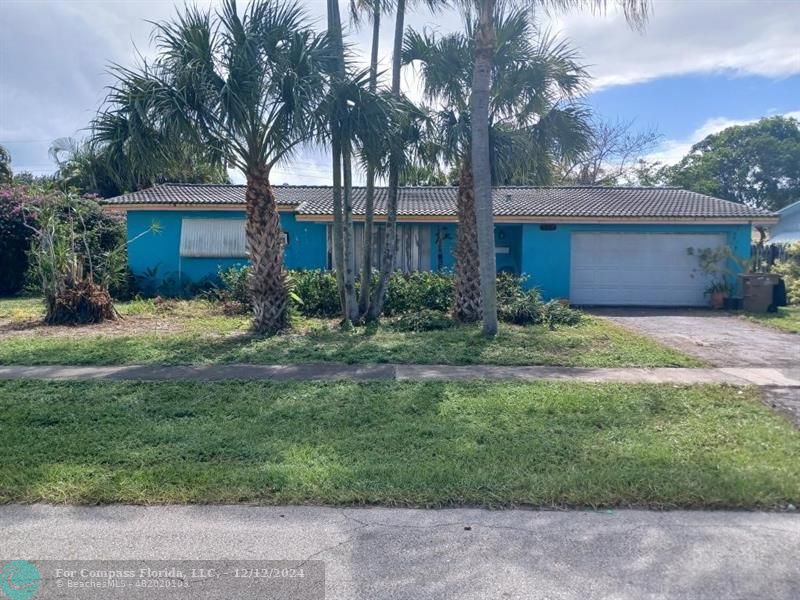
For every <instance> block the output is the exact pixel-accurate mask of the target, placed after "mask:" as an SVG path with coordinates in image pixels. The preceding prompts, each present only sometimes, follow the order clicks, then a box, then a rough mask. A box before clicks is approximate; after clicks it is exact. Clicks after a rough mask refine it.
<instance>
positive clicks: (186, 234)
mask: <svg viewBox="0 0 800 600" xmlns="http://www.w3.org/2000/svg"><path fill="white" fill-rule="evenodd" d="M244 225H245V221H244V219H183V223H182V225H181V256H186V257H192V258H201V257H217V258H223V257H226V258H244V257H246V256H247V241H246V239H245V229H244Z"/></svg>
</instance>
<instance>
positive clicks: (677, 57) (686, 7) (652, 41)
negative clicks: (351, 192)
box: [0, 0, 800, 182]
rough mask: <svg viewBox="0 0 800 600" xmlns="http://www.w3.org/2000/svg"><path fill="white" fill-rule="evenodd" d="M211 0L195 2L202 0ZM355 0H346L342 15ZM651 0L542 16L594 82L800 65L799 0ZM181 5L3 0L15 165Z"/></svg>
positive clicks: (38, 160) (310, 173)
mask: <svg viewBox="0 0 800 600" xmlns="http://www.w3.org/2000/svg"><path fill="white" fill-rule="evenodd" d="M213 1H214V2H216V1H218V0H213ZM209 2H212V0H199V3H200V4H201V5H205V4H207V3H209ZM174 4H177V5H181V4H182V2H175V3H174ZM241 4H244V0H241ZM347 4H348V2H347V0H340V6H341V9H342V15H343V16H344V15H347ZM303 5H304V6H306V8H307V11H308V12H309V14H310V16H311V17H312V18H313V19H314V21H315V23H316V27H318V28H320V27H324V23H325V20H324V10H325V4H324V2H321V1H313V2H312V1H310V0H309V1H307V2H303ZM609 5H613V2H609ZM653 5H654V10H653V14H652V17H651V19H650V23H649V25H648V27H647V30H646V31H645V32H644V33H643V34H639V33H637V32H634V31H632V30H631V29H630V28H629V27H628V26H627V25H626V24H625V22H624V18H623V16H622V15H621V14H620V13H619V12H618V11H615V10H612V9H609V12H608V14H607V15H597V14H595V15H592V14H590V13H585V12H584V13H573V14H568V15H562V16H558V17H553V18H548V19H545V20H546V25H549V26H550V27H551V29H553V31H555V32H559V33H562V34H563V35H564V36H566V37H568V38H569V40H570V42H571V43H572V44H573V45H574V46H575V47H576V48H578V49H579V50H580V52H581V54H582V56H583V57H584V60H585V62H587V63H589V64H591V65H593V66H592V67H591V69H590V70H591V72H592V74H593V75H594V76H595V78H596V79H595V85H596V86H597V87H607V86H612V85H624V84H632V83H636V82H641V81H646V80H650V79H655V78H660V77H667V76H674V75H682V74H688V73H709V72H716V71H726V72H730V73H734V74H759V75H765V76H769V77H784V76H788V75H792V74H797V73H800V43H798V40H800V1H798V0H783V1H781V0H653ZM173 12H174V7H173V2H171V1H158V2H156V1H149V0H121V1H115V2H109V1H107V0H106V1H103V0H85V1H81V2H60V1H50V2H46V1H39V2H29V1H27V0H25V1H23V0H6V1H5V2H4V3H3V19H2V22H0V81H2V85H0V142H1V143H4V144H5V145H7V146H8V147H9V149H10V151H11V153H12V156H13V159H14V163H13V164H14V167H15V168H16V169H18V170H22V169H30V170H33V171H36V172H49V171H52V170H53V168H54V166H53V165H52V163H51V162H50V160H49V158H48V157H47V147H48V145H49V144H50V142H51V141H52V140H54V139H56V138H58V137H64V136H70V135H74V134H75V133H76V132H77V131H79V130H80V129H81V128H83V127H85V126H86V125H87V124H88V122H89V120H90V119H91V118H92V116H93V114H94V111H95V110H96V109H97V107H98V105H99V103H100V101H101V100H102V98H103V95H104V89H103V88H104V86H105V85H106V84H107V83H108V82H109V79H108V76H107V74H106V73H105V70H106V66H107V65H108V64H109V63H110V62H118V63H121V64H125V65H130V64H131V63H132V62H133V61H134V60H135V59H136V51H135V50H134V45H135V46H136V47H138V49H139V50H140V51H142V52H143V53H144V54H145V55H148V54H150V53H151V52H152V50H151V49H150V47H149V33H150V30H151V25H150V24H148V23H147V22H146V20H161V19H165V18H168V17H169V16H170V15H171V14H172V13H173ZM406 21H407V25H408V26H411V27H415V28H417V29H420V28H424V27H430V28H433V29H438V30H439V31H442V32H447V31H453V30H455V29H458V28H460V27H461V19H460V17H459V16H458V15H457V14H456V13H455V12H453V11H449V12H446V13H440V14H438V15H434V16H431V15H430V14H429V13H428V12H427V11H426V10H424V9H415V10H414V11H413V12H411V13H410V14H409V15H408V17H407V19H406ZM350 33H351V34H352V35H351V37H350V42H351V43H352V44H353V45H354V47H355V48H357V49H358V50H359V52H360V54H361V56H362V57H365V56H366V52H367V51H368V46H369V42H370V40H369V38H370V34H371V31H370V27H369V26H365V27H362V28H361V29H360V30H359V31H355V30H351V32H350ZM392 34H393V17H392V16H388V17H385V18H384V21H383V28H382V35H381V51H380V56H381V67H382V68H383V69H387V70H388V68H389V60H388V59H389V57H390V54H391V42H392ZM362 60H363V58H362ZM403 82H404V86H405V87H406V88H407V89H413V88H415V87H416V85H417V82H416V78H415V76H414V75H413V73H410V72H408V73H405V74H404V77H403ZM626 117H628V118H635V117H636V115H635V114H632V115H626ZM9 142H10V143H9ZM312 155H313V153H309V152H304V153H303V154H302V155H301V156H300V157H299V159H298V163H297V164H298V167H297V168H296V169H286V168H285V167H284V170H282V171H279V172H277V175H285V177H286V178H287V179H289V180H290V181H292V182H295V181H300V180H303V179H308V180H312V179H313V180H319V179H320V178H321V174H320V173H321V170H323V169H327V161H326V160H324V159H320V158H319V157H316V158H313V157H312ZM301 161H306V162H308V164H305V165H302V162H301Z"/></svg>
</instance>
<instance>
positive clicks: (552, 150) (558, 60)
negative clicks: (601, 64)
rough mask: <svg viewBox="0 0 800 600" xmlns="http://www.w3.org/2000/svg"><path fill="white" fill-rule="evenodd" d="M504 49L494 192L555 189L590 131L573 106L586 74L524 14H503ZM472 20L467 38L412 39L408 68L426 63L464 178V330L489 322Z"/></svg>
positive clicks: (494, 132)
mask: <svg viewBox="0 0 800 600" xmlns="http://www.w3.org/2000/svg"><path fill="white" fill-rule="evenodd" d="M495 22H496V23H497V31H498V39H499V43H498V44H497V46H496V47H495V48H494V49H493V57H492V64H493V67H492V74H491V75H492V78H491V79H492V85H491V88H490V97H489V140H490V157H489V161H488V165H489V169H490V178H491V182H492V184H505V183H509V182H511V181H514V180H515V179H518V178H520V177H524V178H525V180H526V181H525V182H526V183H528V184H538V185H542V184H547V183H550V177H551V175H552V173H553V172H554V169H555V164H556V162H557V161H558V160H560V159H561V158H563V157H569V156H574V155H576V154H577V153H579V152H581V151H582V150H583V149H584V148H585V146H586V143H587V140H588V136H589V129H588V124H587V115H586V111H585V110H584V109H582V108H581V107H580V106H579V105H577V104H575V102H574V99H575V97H576V95H577V94H578V93H580V92H581V91H582V90H583V89H584V87H585V82H586V79H587V75H586V72H585V71H584V69H583V68H582V67H581V66H580V65H579V64H578V62H577V56H576V53H575V52H574V51H573V50H572V49H571V48H570V46H569V45H568V44H566V43H562V42H557V41H556V40H554V39H553V38H551V37H550V36H548V35H541V34H539V32H538V31H536V30H535V28H534V27H533V26H532V25H531V23H530V21H529V19H528V17H527V15H526V14H525V12H524V11H514V12H511V13H510V14H507V13H505V12H503V11H499V12H498V14H497V15H496V16H495ZM474 27H475V21H474V19H470V16H469V15H467V20H466V30H465V31H464V32H462V33H454V34H450V35H447V36H443V37H438V38H437V37H436V36H433V35H429V34H425V33H422V34H421V33H418V32H415V31H411V32H409V34H408V35H407V36H406V42H405V45H404V51H403V62H404V63H405V64H408V63H411V62H414V63H416V64H418V65H419V67H420V69H421V74H422V76H423V83H424V85H423V89H424V93H425V95H426V96H427V98H428V100H430V101H431V102H434V103H437V104H440V105H441V106H442V107H443V108H442V110H441V111H440V113H439V116H438V122H439V127H438V132H437V134H438V139H439V146H440V148H441V153H442V157H443V159H444V160H445V162H447V163H450V164H452V165H453V167H454V169H456V170H457V172H458V185H459V189H458V202H457V208H458V234H457V244H456V281H455V296H454V306H453V313H454V316H455V317H456V318H457V319H459V320H461V321H465V322H470V321H477V320H479V319H480V318H481V316H482V313H481V299H482V296H481V285H480V282H481V272H480V267H479V261H478V236H477V223H476V216H475V202H474V178H473V163H472V161H471V141H472V139H471V107H470V105H469V104H468V100H467V99H468V98H469V89H470V85H471V79H472V72H473V67H474V64H473V63H474V60H475V54H474V47H473V46H474Z"/></svg>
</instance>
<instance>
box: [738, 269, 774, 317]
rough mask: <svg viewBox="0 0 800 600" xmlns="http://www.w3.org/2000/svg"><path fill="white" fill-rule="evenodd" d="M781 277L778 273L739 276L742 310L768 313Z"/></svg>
mask: <svg viewBox="0 0 800 600" xmlns="http://www.w3.org/2000/svg"><path fill="white" fill-rule="evenodd" d="M780 278H781V276H780V275H778V274H777V273H744V274H742V275H739V282H740V283H741V287H742V308H743V309H744V310H746V311H748V312H767V311H768V310H769V307H770V306H772V302H773V299H772V293H773V288H774V287H775V286H776V285H777V284H778V281H779V280H780Z"/></svg>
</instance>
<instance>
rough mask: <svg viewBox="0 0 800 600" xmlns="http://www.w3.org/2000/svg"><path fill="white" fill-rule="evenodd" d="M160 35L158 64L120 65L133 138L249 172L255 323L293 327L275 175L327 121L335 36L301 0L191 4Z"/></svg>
mask: <svg viewBox="0 0 800 600" xmlns="http://www.w3.org/2000/svg"><path fill="white" fill-rule="evenodd" d="M153 39H154V40H155V43H156V48H157V56H156V58H155V59H154V62H153V63H152V64H149V65H148V64H145V65H144V66H142V67H141V68H139V69H135V70H131V69H126V68H122V67H117V68H115V70H114V73H115V75H116V76H117V80H118V83H117V84H116V85H114V86H112V87H111V89H110V93H109V104H110V105H111V106H112V107H113V106H115V105H119V106H123V107H132V108H135V110H133V111H130V112H129V113H125V114H123V115H121V118H126V119H128V121H127V123H128V125H127V126H128V129H129V132H130V135H131V136H135V137H136V138H138V139H141V140H146V139H148V138H149V137H150V136H152V135H155V138H153V139H154V142H153V143H154V144H155V146H156V147H158V141H159V140H164V139H166V140H178V141H180V142H181V143H187V144H192V145H193V146H194V147H198V146H200V145H203V146H204V147H206V148H208V152H209V153H212V154H214V153H216V154H217V155H218V156H220V157H222V159H223V160H224V162H225V163H226V164H230V165H232V166H234V167H236V168H238V169H239V170H240V171H241V172H242V173H243V174H244V175H245V176H246V178H247V190H246V204H247V223H246V235H247V244H248V250H249V256H250V262H251V264H252V276H251V278H250V285H251V290H252V299H253V301H252V308H253V317H254V319H253V327H254V329H255V330H257V331H259V332H275V331H278V330H280V329H282V328H284V327H286V326H287V325H288V319H287V308H288V305H289V292H288V287H287V280H286V274H285V272H284V267H283V251H284V248H283V236H282V235H281V227H280V220H279V215H278V210H277V204H276V198H275V194H274V193H273V190H272V187H271V185H270V173H271V170H272V168H273V167H274V166H275V165H276V164H277V163H279V162H280V161H282V160H286V159H287V158H288V157H289V156H290V155H291V154H292V152H293V151H294V150H295V149H296V148H297V147H298V146H299V145H301V144H303V143H304V142H306V141H308V140H310V139H311V138H312V136H313V135H315V133H316V131H317V130H318V128H319V127H320V126H321V120H322V115H321V113H320V106H321V103H322V101H323V99H324V98H325V97H326V90H327V81H328V80H327V76H326V74H327V73H328V71H329V68H330V67H331V56H332V53H331V47H330V44H329V41H328V38H327V37H326V36H325V35H319V34H316V33H314V32H313V31H312V30H311V29H310V27H309V26H308V24H307V21H306V18H305V14H304V13H303V11H302V10H301V9H300V7H299V6H298V5H297V4H295V3H293V2H283V1H281V0H253V1H252V2H250V3H249V4H248V5H247V7H246V8H245V10H244V11H243V13H242V14H240V13H239V11H238V10H237V5H236V2H235V0H225V1H224V2H223V3H222V5H221V7H220V8H219V10H218V11H217V12H212V11H211V10H210V9H208V10H204V9H199V8H194V7H186V8H184V9H183V10H182V11H181V12H179V13H178V15H177V16H176V17H175V18H173V19H172V20H171V21H166V22H162V23H158V24H157V25H156V26H155V30H154V33H153ZM111 116H112V117H114V116H115V115H114V113H113V110H112V114H111ZM133 117H135V118H133ZM96 129H97V130H102V129H101V128H99V127H96ZM111 130H112V131H117V130H118V129H117V128H111ZM101 139H102V141H104V142H109V143H111V142H113V141H114V140H116V137H113V136H110V139H106V138H104V137H102V136H101ZM142 147H146V146H142ZM150 156H152V154H151V155H150ZM132 158H133V159H134V160H147V158H148V156H147V155H144V154H142V155H139V156H134V157H132ZM156 158H157V155H156Z"/></svg>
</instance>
